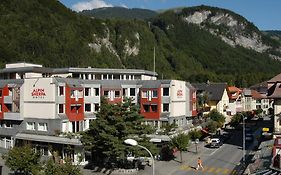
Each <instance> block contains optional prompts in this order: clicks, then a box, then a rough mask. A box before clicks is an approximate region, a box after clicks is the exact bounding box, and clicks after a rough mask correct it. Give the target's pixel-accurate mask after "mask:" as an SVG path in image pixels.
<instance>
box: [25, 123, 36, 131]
mask: <svg viewBox="0 0 281 175" xmlns="http://www.w3.org/2000/svg"><path fill="white" fill-rule="evenodd" d="M26 129H27V130H35V122H26Z"/></svg>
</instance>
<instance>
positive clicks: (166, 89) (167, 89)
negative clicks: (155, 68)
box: [163, 88, 170, 96]
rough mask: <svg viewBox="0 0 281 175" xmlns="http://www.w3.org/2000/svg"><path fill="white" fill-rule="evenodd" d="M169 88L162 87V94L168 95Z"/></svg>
mask: <svg viewBox="0 0 281 175" xmlns="http://www.w3.org/2000/svg"><path fill="white" fill-rule="evenodd" d="M169 95H170V93H169V88H163V96H169Z"/></svg>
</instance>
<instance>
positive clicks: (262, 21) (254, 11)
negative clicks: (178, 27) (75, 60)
mask: <svg viewBox="0 0 281 175" xmlns="http://www.w3.org/2000/svg"><path fill="white" fill-rule="evenodd" d="M60 2H62V3H63V4H64V5H65V6H67V7H68V8H71V9H73V10H75V11H79V10H83V9H93V8H100V7H112V6H123V7H127V8H145V9H151V10H159V9H168V8H174V7H182V6H185V7H190V6H197V5H202V4H204V5H210V6H215V7H221V8H226V9H229V10H232V11H234V12H236V13H238V14H240V15H242V16H244V17H245V18H246V19H248V20H249V21H250V22H253V23H254V24H255V25H256V26H257V27H258V28H259V29H261V30H281V0H60Z"/></svg>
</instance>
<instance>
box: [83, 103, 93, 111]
mask: <svg viewBox="0 0 281 175" xmlns="http://www.w3.org/2000/svg"><path fill="white" fill-rule="evenodd" d="M85 112H92V110H91V104H90V103H87V104H85Z"/></svg>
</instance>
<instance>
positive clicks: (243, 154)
mask: <svg viewBox="0 0 281 175" xmlns="http://www.w3.org/2000/svg"><path fill="white" fill-rule="evenodd" d="M240 114H241V116H242V119H243V136H242V137H243V138H242V139H243V150H242V156H243V165H245V116H244V115H243V114H242V113H240Z"/></svg>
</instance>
